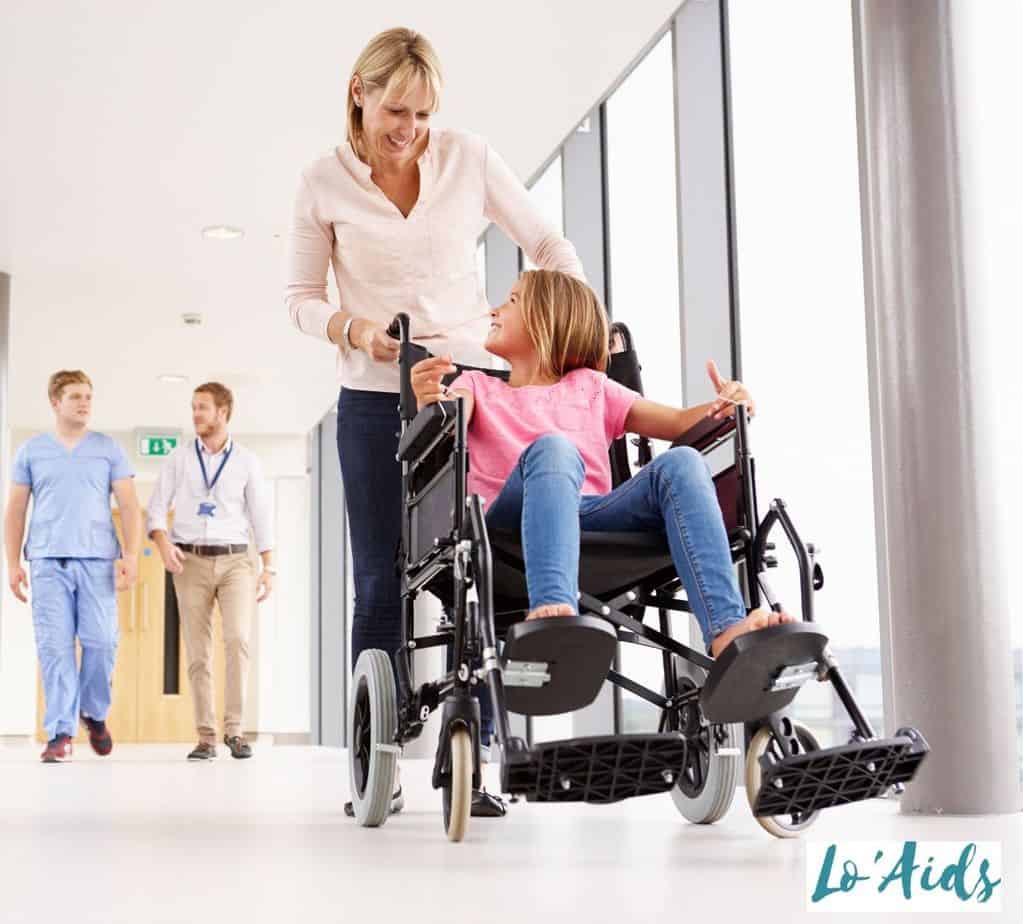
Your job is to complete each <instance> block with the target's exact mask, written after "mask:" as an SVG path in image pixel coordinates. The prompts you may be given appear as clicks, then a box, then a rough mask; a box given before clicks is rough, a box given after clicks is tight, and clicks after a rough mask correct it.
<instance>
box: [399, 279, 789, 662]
mask: <svg viewBox="0 0 1023 924" xmlns="http://www.w3.org/2000/svg"><path fill="white" fill-rule="evenodd" d="M491 316H492V324H491V327H490V330H489V333H488V335H487V339H486V342H485V347H486V349H487V350H488V351H489V352H490V353H492V354H494V355H495V356H499V357H501V358H502V359H504V360H506V361H507V362H508V363H509V365H510V367H511V369H510V376H509V379H508V381H507V382H505V381H504V380H502V379H499V378H496V377H494V376H488V375H486V374H485V373H482V372H475V371H471V372H466V373H464V374H462V375H461V376H459V377H458V378H457V379H455V381H454V382H452V384H451V385H450V387H448V386H445V385H444V384H443V383H442V378H443V377H444V376H445V375H448V374H450V373H453V372H455V371H456V368H455V366H454V365H453V364H452V361H451V357H449V356H438V357H431V358H430V359H427V360H424V361H422V362H420V363H417V364H416V365H415V366H414V367H413V369H412V386H413V389H414V391H415V395H416V399H417V401H418V405H419V407H420V409H421V408H423V407H424V406H426V405H428V404H431V403H433V402H437V401H441V400H443V399H445V398H450V397H451V393H452V392H454V393H457V394H458V395H461V396H462V397H463V398H464V399H465V412H466V414H467V417H468V421H469V424H468V432H467V437H468V448H469V453H470V456H471V459H472V465H471V467H470V470H469V475H468V489H469V491H470V492H471V493H476V494H479V495H480V497H481V498H482V499H483V501H484V503H485V509H486V511H487V513H486V522H487V525H488V526H489V527H493V528H498V529H502V528H503V529H517V530H519V531H520V532H521V536H522V545H523V552H524V558H525V565H526V582H527V587H528V593H529V606H530V611H529V615H528V617H527V618H528V619H538V618H550V617H557V616H566V615H574V614H575V613H576V600H577V589H578V588H577V583H578V570H579V548H580V532H581V531H583V530H585V531H590V532H603V531H617V530H622V531H636V532H639V531H659V532H661V533H663V534H665V535H666V537H667V540H668V545H669V547H670V549H671V555H672V560H673V561H674V564H675V567H676V569H677V571H678V575H679V578H680V579H681V581H682V583H683V585H684V587H685V590H686V593H687V595H688V599H689V601H690V604H691V606H692V611H693V614H694V615H695V617H696V619H697V621H698V623H699V625H700V629H701V631H702V633H703V638H704V643H705V645H706V647H707V650H708V652H709V653H710V654H711V655H713V656H715V657H716V656H717V655H718V654H719V652H721V651H722V650H723V649H724V648H725V647H727V646H728V644H729V643H730V642H731V641H732V640H733V639H734V638H736V637H737V636H740V635H743V634H745V633H748V632H753V631H756V630H758V629H762V628H765V627H766V626H769V625H776V624H778V623H783V622H794V621H795V617H793V616H790V615H788V614H787V613H784V612H782V613H777V612H774V611H772V610H769V609H755V610H753V611H751V612H750V613H748V614H747V612H746V607H745V605H744V602H743V598H742V595H741V593H740V591H739V586H738V582H737V580H736V576H735V570H734V567H733V563H732V557H731V552H730V549H729V543H728V537H727V535H726V531H725V526H724V521H723V518H722V515H721V509H720V507H719V505H718V502H717V499H716V496H715V491H714V486H713V481H712V479H711V475H710V472H709V470H708V468H707V465H706V463H705V462H704V460H703V457H702V456H701V455H700V454H699V453H698V452H697V451H696V450H694V449H691V448H688V447H676V448H673V449H670V450H668V451H667V452H664V453H661V454H660V455H658V456H656V457H655V458H654V459H653V461H652V462H650V463H649V464H647V465H646V466H644V467H643V468H642V469H641V470H640V471H639V472H637V473H636V474H635V475H633V477H632V478H630V479H629V480H628V481H627V482H625V483H624V484H621V485H619V487H618V488H616V489H614V490H612V489H611V470H610V462H609V458H608V448H609V447H610V445H611V443H612V442H613V441H614V440H615V439H618V438H619V437H621V436H622V435H623V434H625V433H635V434H638V435H641V436H647V437H650V438H653V439H660V440H674V439H675V438H676V437H678V436H679V435H680V434H682V433H684V432H685V431H687V430H688V429H689V428H690V427H692V426H694V425H695V424H697V423H698V422H699V421H700V420H701V419H703V418H705V417H714V418H717V419H720V418H721V417H724V416H726V415H731V414H734V413H735V406H736V405H737V404H746V405H747V406H748V407H749V411H750V413H751V414H752V412H753V402H752V398H751V397H750V394H749V392H748V391H747V389H746V387H745V386H744V385H743V384H742V383H741V382H734V381H728V380H724V379H722V378H721V376H720V374H719V373H718V370H717V367H716V366H715V364H714V363H713V362H712V361H711V362H708V363H707V372H708V374H709V376H710V378H711V381H712V383H713V385H714V388H715V391H716V392H717V398H716V399H715V400H714V401H712V402H710V403H708V404H703V405H697V406H695V407H691V408H674V407H669V406H667V405H664V404H658V403H657V402H654V401H650V400H647V399H646V398H643V397H642V396H640V395H639V394H637V393H636V392H634V391H631V390H630V389H628V388H626V387H624V386H622V385H619V384H618V383H616V382H614V381H612V380H611V379H609V378H608V377H607V376H606V375H605V370H606V368H607V365H608V358H609V347H608V344H609V334H608V322H607V316H606V313H605V310H604V308H603V306H602V305H601V304H600V301H599V299H598V298H597V297H596V295H595V294H594V292H593V291H592V290H591V289H590V288H589V287H588V286H587V285H586V284H585V283H584V282H582V281H580V280H578V279H576V278H574V277H572V276H568V275H566V274H564V273H559V272H554V271H550V270H531V271H528V272H525V273H523V274H522V276H521V277H520V278H519V280H518V282H516V284H515V285H514V286H513V287H512V291H511V294H510V295H509V298H508V301H507V302H505V304H503V305H502V306H501V307H499V308H495V309H494V310H493V311H492V312H491Z"/></svg>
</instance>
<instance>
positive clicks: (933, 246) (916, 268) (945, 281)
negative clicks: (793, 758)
mask: <svg viewBox="0 0 1023 924" xmlns="http://www.w3.org/2000/svg"><path fill="white" fill-rule="evenodd" d="M852 15H853V30H854V45H855V56H856V91H857V110H858V112H857V115H858V123H859V156H860V187H861V192H860V195H861V212H862V221H863V262H864V276H865V289H866V306H867V357H868V363H869V382H870V412H871V429H872V439H873V457H874V497H875V509H876V520H877V537H878V542H877V548H878V578H879V588H880V597H881V600H880V603H881V610H882V613H881V624H882V633H883V638H882V644H883V647H882V658H883V660H884V668H885V698H886V714H887V716H888V717H889V718H888V724H889V725H890V726H891V728H890V729H889V730H893V729H894V727H897V726H901V725H907V724H908V725H913V726H915V727H917V728H919V729H920V731H921V732H922V733H923V734H924V736H925V737H926V738H927V740H928V742H929V743H930V745H931V755H930V757H929V758H928V760H927V761H926V762H925V763H924V765H923V767H922V769H921V771H920V773H919V776H918V778H917V779H916V780H915V781H914V782H913V783H912V784H910V786H909V787H908V788H907V791H906V793H905V795H904V796H903V798H902V811H903V812H922V813H942V812H944V813H959V814H977V813H991V812H1013V811H1017V810H1018V809H1019V808H1020V790H1019V782H1018V780H1017V777H1016V772H1017V771H1016V768H1017V742H1016V728H1015V725H1014V723H1013V709H1012V706H1013V703H1014V700H1015V697H1014V692H1013V677H1012V662H1011V645H1010V634H1009V632H1010V626H1009V606H1008V600H1007V599H1006V592H1005V583H1004V577H1003V573H1004V572H1003V559H1004V557H1005V556H1004V554H1003V550H1002V549H1000V548H998V547H997V546H996V545H995V544H994V543H992V542H991V537H993V536H995V535H997V523H996V504H997V502H998V499H997V498H996V497H995V496H994V489H993V484H994V479H993V477H992V475H993V466H994V461H995V460H994V458H993V457H992V453H991V450H990V446H991V439H990V438H991V436H992V435H993V432H994V421H993V419H992V416H991V414H992V411H991V408H993V407H994V403H993V402H992V401H990V400H989V396H988V394H987V388H988V384H987V382H986V381H985V379H986V378H989V370H988V369H987V367H986V365H985V361H984V355H983V352H984V346H983V333H982V320H983V314H984V312H985V311H986V310H993V309H989V306H986V305H984V304H983V303H982V301H981V292H980V290H979V288H977V287H976V286H975V284H974V283H975V280H974V279H973V278H972V277H971V271H970V269H971V268H970V267H969V265H968V264H967V263H966V261H965V260H964V257H963V254H964V248H963V245H964V225H963V212H964V209H963V206H964V201H965V200H966V197H968V194H969V190H968V189H966V188H964V185H963V183H962V177H963V174H962V170H961V164H960V159H959V156H958V152H959V151H960V150H961V144H962V143H964V142H968V139H964V138H961V137H959V136H958V135H957V118H956V116H957V112H956V94H955V90H956V75H955V70H954V68H953V67H952V55H953V43H954V41H955V29H954V19H953V17H952V16H951V10H950V4H949V3H948V2H945V0H930V2H927V3H904V2H900V0H853V3H852ZM960 99H961V101H962V97H960ZM963 104H964V105H971V104H975V105H979V104H980V101H979V100H974V101H969V100H965V101H963Z"/></svg>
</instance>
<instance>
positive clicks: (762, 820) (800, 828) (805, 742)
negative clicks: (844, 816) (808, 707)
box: [746, 722, 820, 838]
mask: <svg viewBox="0 0 1023 924" xmlns="http://www.w3.org/2000/svg"><path fill="white" fill-rule="evenodd" d="M792 732H793V734H795V736H796V738H798V739H799V744H800V747H802V748H803V749H804V750H805V751H816V750H819V749H820V745H819V744H818V743H817V739H816V738H815V737H814V736H813V734H812V733H811V732H810V729H808V728H807V727H806V726H805V725H800V724H799V722H793V723H792ZM769 749H770V750H771V753H772V754H775V749H776V745H775V741H774V737H773V736H772V734H771V729H770V727H768V726H766V725H765V726H764V727H763V728H761V729H760V730H759V731H758V732H757V733H756V734H755V735H754V736H753V740H752V741H750V743H749V751H747V752H746V798H747V800H748V801H749V807H750V810H751V811H752V810H753V807H754V806H755V804H756V801H757V794H758V793H759V792H760V781H761V777H762V775H763V774H762V773H761V770H760V758H761V757H762V756H763V755H764V754H765V753H767V751H768V750H769ZM775 759H777V755H776V754H775ZM819 814H820V812H811V813H810V814H809V815H806V816H800V817H798V818H797V817H793V816H789V815H764V816H758V815H754V816H753V817H754V818H755V819H756V821H757V824H758V825H760V827H761V828H763V829H764V830H765V831H767V833H768V834H773V835H774V836H775V837H781V838H788V837H799V835H800V834H802V833H803V832H804V831H806V829H807V828H809V827H810V825H812V824H813V823H814V822H815V821H816V820H817V816H818V815H819Z"/></svg>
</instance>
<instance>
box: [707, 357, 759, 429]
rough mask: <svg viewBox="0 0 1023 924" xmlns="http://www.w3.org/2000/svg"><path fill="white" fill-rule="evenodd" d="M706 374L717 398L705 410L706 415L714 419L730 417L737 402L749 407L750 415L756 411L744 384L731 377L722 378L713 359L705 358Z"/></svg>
mask: <svg viewBox="0 0 1023 924" xmlns="http://www.w3.org/2000/svg"><path fill="white" fill-rule="evenodd" d="M707 375H709V376H710V381H711V384H712V385H713V386H714V391H716V392H717V398H716V399H715V400H714V401H713V402H712V403H711V405H710V409H709V410H708V411H707V416H708V417H713V418H714V419H715V420H721V418H723V417H731V416H732V415H733V414H734V413H735V406H736V405H737V404H744V405H746V407H747V408H749V414H750V417H752V416H753V415H754V414H755V413H756V405H754V403H753V397H752V396H751V395H750V393H749V391H747V389H746V386H745V385H743V384H742V382H733V381H732V380H731V379H724V378H722V377H721V373H720V372H718V367H717V363H715V362H714V360H713V359H708V360H707Z"/></svg>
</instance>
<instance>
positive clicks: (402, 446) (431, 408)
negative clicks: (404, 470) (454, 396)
mask: <svg viewBox="0 0 1023 924" xmlns="http://www.w3.org/2000/svg"><path fill="white" fill-rule="evenodd" d="M454 419H455V402H454V401H438V402H435V403H434V404H428V405H427V406H426V407H424V408H423V409H422V410H421V411H420V412H419V413H418V414H416V416H415V417H414V418H413V420H412V423H410V424H409V425H408V428H407V429H406V430H405V432H404V433H403V434H402V436H401V440H400V441H399V442H398V461H399V462H405V461H414V460H415V459H418V458H419V456H421V455H422V454H423V453H424V452H425V451H426V449H427V447H429V446H430V445H431V444H432V443H433V441H434V440H435V439H436V438H437V437H438V436H440V434H441V431H442V430H443V429H444V427H445V426H447V425H448V423H449V422H453V421H454Z"/></svg>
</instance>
